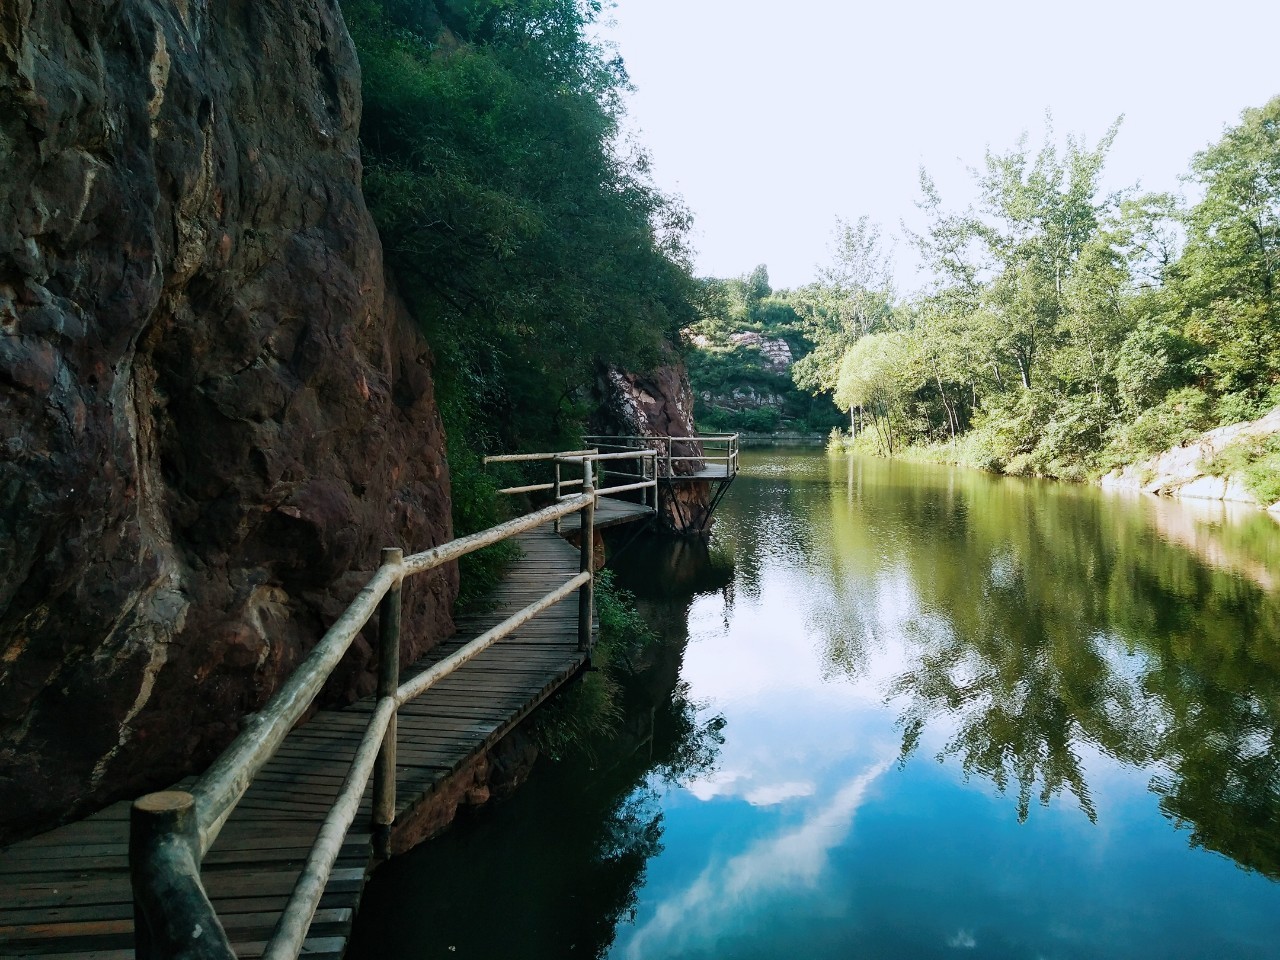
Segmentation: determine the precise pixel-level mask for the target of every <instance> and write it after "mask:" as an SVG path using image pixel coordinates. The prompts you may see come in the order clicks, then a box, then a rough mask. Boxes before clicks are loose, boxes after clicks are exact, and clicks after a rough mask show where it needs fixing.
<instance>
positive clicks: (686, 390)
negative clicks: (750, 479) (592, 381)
mask: <svg viewBox="0 0 1280 960" xmlns="http://www.w3.org/2000/svg"><path fill="white" fill-rule="evenodd" d="M597 393H598V394H599V396H598V398H597V399H598V400H599V412H598V413H597V415H596V417H595V422H594V423H593V424H592V429H593V430H594V431H595V432H597V433H606V434H613V435H616V436H642V437H688V436H693V435H694V434H696V433H697V430H696V429H695V427H694V422H693V388H692V387H691V386H690V385H689V374H688V371H687V370H686V369H685V366H684V363H683V362H682V361H680V360H679V359H678V358H677V357H675V356H674V355H673V356H672V357H670V359H669V361H668V362H667V363H665V364H663V365H661V366H659V367H657V368H655V369H654V370H652V371H650V372H649V373H643V374H641V373H630V372H626V371H622V370H616V369H609V370H606V371H605V372H604V373H603V375H602V376H601V378H600V381H599V383H598V385H597ZM672 454H673V456H677V457H700V456H702V445H701V444H699V443H697V442H694V441H688V442H683V443H679V442H677V443H674V444H673V445H672ZM702 466H703V464H702V463H701V461H698V460H683V461H676V462H675V463H673V465H672V469H673V470H674V472H676V473H678V474H689V473H696V472H697V471H698V470H699V469H700V468H701V467H702ZM659 503H660V505H661V508H662V516H661V519H662V520H663V521H664V522H665V523H666V525H667V526H668V527H671V528H675V529H679V528H685V527H699V526H701V524H702V522H703V520H704V518H705V517H706V515H707V511H708V510H709V509H710V504H711V485H710V484H709V483H706V482H689V483H680V484H674V485H672V486H670V487H664V488H663V490H662V496H661V497H660V498H659ZM709 526H710V523H709V521H708V528H709Z"/></svg>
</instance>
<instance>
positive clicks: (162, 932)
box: [129, 790, 235, 960]
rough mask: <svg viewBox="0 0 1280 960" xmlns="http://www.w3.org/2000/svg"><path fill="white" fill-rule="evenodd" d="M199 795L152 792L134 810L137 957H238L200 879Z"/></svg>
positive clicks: (174, 959)
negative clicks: (196, 799)
mask: <svg viewBox="0 0 1280 960" xmlns="http://www.w3.org/2000/svg"><path fill="white" fill-rule="evenodd" d="M195 804H196V801H195V797H193V796H192V795H191V794H189V793H186V792H184V791H181V790H165V791H162V792H160V793H149V794H147V795H146V796H145V797H140V798H139V799H137V800H135V801H134V804H133V807H132V809H131V810H130V811H129V880H130V882H131V884H132V886H133V927H134V956H135V957H137V960H235V951H233V950H232V949H231V944H230V942H229V941H228V940H227V934H226V931H224V930H223V929H222V924H221V922H219V920H218V915H217V913H216V912H215V911H214V909H213V905H212V904H211V903H210V902H209V897H208V896H207V895H206V894H205V892H204V886H203V885H202V884H201V882H200V831H199V826H198V824H197V822H196V811H195Z"/></svg>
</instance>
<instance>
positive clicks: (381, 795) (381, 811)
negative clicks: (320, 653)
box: [372, 547, 404, 858]
mask: <svg viewBox="0 0 1280 960" xmlns="http://www.w3.org/2000/svg"><path fill="white" fill-rule="evenodd" d="M403 562H404V551H403V550H401V549H400V548H399V547H383V548H382V564H383V566H386V565H387V564H395V565H396V566H399V565H400V564H401V563H403ZM400 597H401V580H399V579H397V580H396V582H395V584H394V585H393V586H392V587H391V589H390V590H388V591H387V594H386V596H384V597H383V598H382V602H381V603H380V604H378V699H379V700H381V699H382V698H383V697H394V696H395V693H396V688H397V687H399V686H400V606H401V604H400ZM395 819H396V715H395V714H394V713H393V714H392V715H391V720H390V721H389V722H388V724H387V732H386V734H384V735H383V738H382V748H381V749H380V750H379V751H378V760H377V764H376V766H375V767H374V775H373V824H372V828H373V829H372V833H373V845H374V853H376V854H377V855H378V856H379V857H383V858H386V857H389V856H390V855H391V825H392V823H394V822H395Z"/></svg>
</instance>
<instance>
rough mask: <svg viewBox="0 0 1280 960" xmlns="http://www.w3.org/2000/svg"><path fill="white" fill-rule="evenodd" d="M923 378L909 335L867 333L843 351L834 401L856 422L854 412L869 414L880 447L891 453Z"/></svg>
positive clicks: (921, 366) (899, 332) (919, 358)
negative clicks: (913, 396) (911, 400)
mask: <svg viewBox="0 0 1280 960" xmlns="http://www.w3.org/2000/svg"><path fill="white" fill-rule="evenodd" d="M924 379H925V374H924V367H923V364H922V361H921V357H920V355H919V352H918V350H917V349H916V342H915V341H914V340H913V339H912V337H911V336H910V335H908V334H906V333H903V332H901V331H891V332H888V333H873V334H868V335H867V336H865V337H862V338H861V339H859V340H858V341H857V342H856V343H854V344H853V346H851V347H850V348H849V349H848V350H846V351H845V354H844V357H843V359H842V360H841V363H840V376H839V379H838V381H837V383H836V390H835V396H836V404H837V405H838V406H839V407H840V408H841V409H843V410H847V411H849V414H850V419H851V421H852V422H853V423H854V424H855V425H856V422H857V421H856V419H855V418H854V412H855V411H859V412H865V413H867V414H870V416H871V423H872V427H873V428H874V429H875V430H876V432H877V435H878V437H879V439H880V444H881V447H882V448H883V449H884V451H885V453H887V454H889V455H890V456H892V455H893V451H894V448H895V446H896V445H897V443H898V442H899V437H898V434H899V433H900V430H901V425H900V424H901V420H902V419H903V415H904V413H905V410H906V402H907V400H908V399H909V398H910V396H911V395H912V394H913V393H914V392H915V391H916V390H918V389H919V388H920V386H921V385H922V384H923V383H924Z"/></svg>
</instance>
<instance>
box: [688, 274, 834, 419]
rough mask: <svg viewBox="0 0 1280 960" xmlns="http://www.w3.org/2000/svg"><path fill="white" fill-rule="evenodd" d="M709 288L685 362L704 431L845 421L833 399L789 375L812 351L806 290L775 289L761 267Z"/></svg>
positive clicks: (711, 282) (690, 336)
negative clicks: (805, 307)
mask: <svg viewBox="0 0 1280 960" xmlns="http://www.w3.org/2000/svg"><path fill="white" fill-rule="evenodd" d="M704 284H705V290H706V294H705V296H704V297H703V299H702V303H701V306H702V310H703V316H702V319H701V320H699V322H698V323H696V324H695V325H693V326H692V327H691V328H689V330H688V331H687V339H688V341H689V343H690V346H691V347H692V349H690V350H689V351H688V353H687V357H686V362H687V363H688V366H689V380H690V383H691V384H692V385H693V390H694V396H695V398H696V401H695V410H694V412H695V415H696V417H697V421H698V426H699V428H701V429H704V430H726V431H727V430H744V431H748V432H758V433H769V432H774V431H777V430H799V431H806V432H811V431H817V432H820V433H826V432H827V431H828V430H830V429H831V428H832V427H833V426H835V425H836V424H837V423H840V422H842V420H843V417H842V416H841V414H840V411H839V410H837V409H836V408H835V407H834V406H833V405H832V403H831V401H830V399H829V398H827V397H825V396H815V395H813V394H811V393H808V392H806V391H805V390H803V389H802V388H801V386H802V385H801V384H799V383H798V381H797V379H796V378H794V377H793V375H792V362H791V361H792V360H793V359H794V358H796V357H804V356H805V355H807V354H809V353H810V352H811V351H812V350H813V349H814V341H813V340H812V339H811V336H812V331H811V330H810V327H809V325H807V324H806V322H805V315H804V313H803V312H802V311H803V307H802V306H801V301H802V298H803V291H802V292H800V293H795V292H793V291H788V290H780V291H775V290H773V289H772V287H770V286H769V274H768V271H767V269H766V268H765V267H764V266H758V267H756V268H755V269H754V270H753V271H751V273H749V274H747V275H746V276H743V277H737V278H732V279H728V280H706V281H704ZM783 345H785V350H782V349H780V348H781V347H782V346H783Z"/></svg>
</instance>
